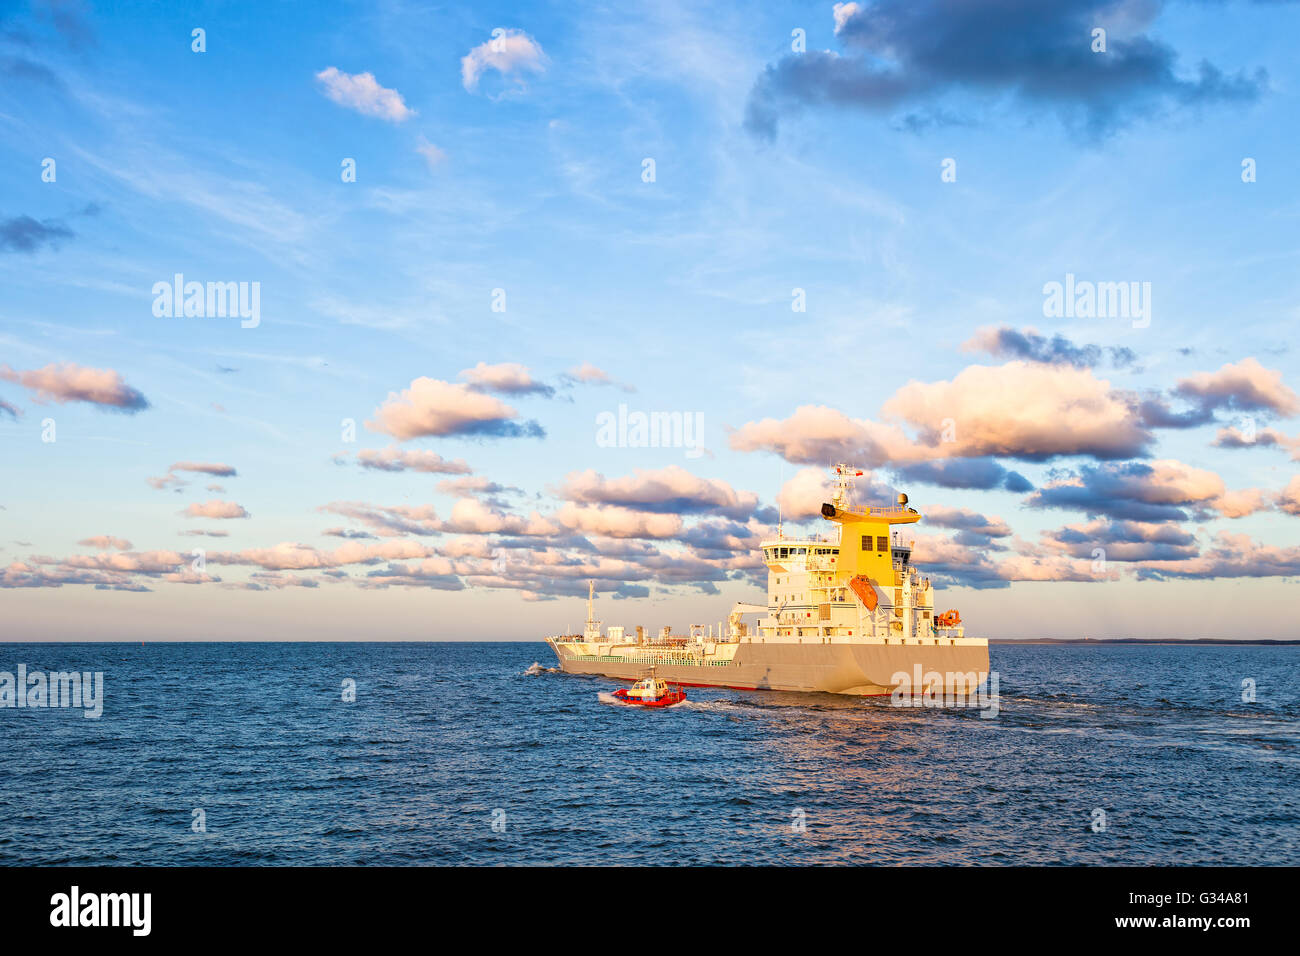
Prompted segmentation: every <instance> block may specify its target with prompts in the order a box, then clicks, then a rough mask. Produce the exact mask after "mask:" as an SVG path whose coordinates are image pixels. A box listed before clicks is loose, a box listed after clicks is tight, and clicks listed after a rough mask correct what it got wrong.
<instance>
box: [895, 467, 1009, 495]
mask: <svg viewBox="0 0 1300 956" xmlns="http://www.w3.org/2000/svg"><path fill="white" fill-rule="evenodd" d="M895 470H896V471H897V472H898V474H899V477H900V478H903V479H906V480H907V481H919V482H921V483H922V484H927V485H938V486H939V487H940V488H976V489H979V490H981V491H988V490H991V489H993V488H1002V489H1005V490H1006V491H1011V492H1015V493H1017V494H1019V493H1021V492H1025V491H1031V490H1033V485H1031V484H1030V483H1029V479H1027V478H1026V477H1025V476H1024V475H1022V474H1020V472H1018V471H1011V470H1009V469H1007V468H1005V467H1003V466H1002V465H1000V464H999V463H998V462H996V461H994V460H993V459H992V458H964V459H963V458H947V459H940V460H938V461H919V462H916V463H915V464H911V465H899V466H898V467H897V468H896V469H895Z"/></svg>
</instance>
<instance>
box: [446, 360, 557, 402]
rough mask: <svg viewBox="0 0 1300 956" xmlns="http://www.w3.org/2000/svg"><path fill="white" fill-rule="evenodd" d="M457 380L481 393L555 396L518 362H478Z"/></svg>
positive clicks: (547, 386) (553, 391)
mask: <svg viewBox="0 0 1300 956" xmlns="http://www.w3.org/2000/svg"><path fill="white" fill-rule="evenodd" d="M458 378H462V379H464V380H465V381H466V382H468V383H469V386H470V388H472V389H475V390H476V391H481V392H497V393H499V394H502V395H546V396H548V397H549V396H551V395H554V394H555V389H553V388H551V386H549V385H544V384H542V383H541V382H539V381H537V379H535V378H533V376H532V373H531V372H529V371H528V368H527V367H526V366H524V365H520V364H519V363H518V362H500V363H498V364H496V365H488V364H487V363H486V362H479V363H478V364H477V365H475V366H474V367H473V368H467V369H465V370H464V371H463V372H461V373H460V375H459V376H458Z"/></svg>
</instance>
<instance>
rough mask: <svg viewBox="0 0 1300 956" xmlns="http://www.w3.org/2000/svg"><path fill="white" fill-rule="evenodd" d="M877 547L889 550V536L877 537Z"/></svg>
mask: <svg viewBox="0 0 1300 956" xmlns="http://www.w3.org/2000/svg"><path fill="white" fill-rule="evenodd" d="M876 549H877V550H878V551H888V550H889V538H887V537H881V538H877V539H876Z"/></svg>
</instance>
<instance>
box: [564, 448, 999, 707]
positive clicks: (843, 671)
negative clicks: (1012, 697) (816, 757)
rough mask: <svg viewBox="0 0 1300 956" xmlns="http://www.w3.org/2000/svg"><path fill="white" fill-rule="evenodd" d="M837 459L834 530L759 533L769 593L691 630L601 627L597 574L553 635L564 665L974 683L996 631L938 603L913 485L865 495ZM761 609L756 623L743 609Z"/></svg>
mask: <svg viewBox="0 0 1300 956" xmlns="http://www.w3.org/2000/svg"><path fill="white" fill-rule="evenodd" d="M832 471H833V476H832V477H833V493H832V494H831V500H830V501H829V502H827V503H825V504H823V505H822V507H821V513H822V517H823V519H824V520H826V521H827V522H829V523H831V524H832V525H835V526H836V527H835V528H834V529H833V531H834V532H836V533H832V534H826V535H796V536H793V537H787V536H786V535H785V534H784V533H783V531H782V527H783V526H782V525H780V524H778V527H777V532H776V536H775V537H772V538H767V539H765V540H762V541H761V542H760V547H761V548H762V550H763V563H764V564H765V565H766V567H767V604H766V605H760V604H747V603H743V602H741V603H737V604H736V605H735V606H734V607H733V608H732V609H731V612H730V614H729V615H728V618H727V621H726V625H725V626H724V624H723V622H722V621H719V622H718V623H717V630H716V631H715V630H714V626H713V625H712V624H707V625H706V624H694V625H692V626H691V627H690V629H689V633H687V634H674V633H673V631H672V628H671V627H665V628H663V629H662V630H661V631H660V633H659V634H658V635H657V636H655V637H650V636H648V635H647V634H646V633H645V631H644V629H643V628H641V627H637V628H636V629H635V632H634V633H633V634H628V633H627V632H626V628H624V627H617V626H611V627H609V628H602V622H600V621H598V620H596V619H595V616H594V595H595V590H594V584H589V588H588V596H587V622H586V626H585V627H584V629H583V632H582V633H581V634H565V635H557V636H553V637H548V638H547V639H546V642H547V643H548V644H549V645H550V646H551V649H552V650H553V651H554V652H555V655H556V657H558V658H559V662H560V669H561V670H562V671H564V672H565V673H567V674H593V675H601V676H605V677H613V678H617V679H620V680H630V681H635V680H639V679H641V678H643V677H644V676H645V675H646V674H647V673H648V672H649V670H650V669H651V668H654V669H655V672H656V673H657V674H658V675H659V676H660V677H662V678H664V679H665V680H668V681H671V682H672V683H674V684H681V685H683V686H687V687H726V688H731V689H735V690H774V691H802V692H824V693H832V694H849V695H857V696H883V695H888V694H891V693H894V692H895V690H896V689H898V688H900V687H902V686H904V685H907V686H908V689H909V691H910V692H911V693H922V692H926V693H942V694H945V695H948V696H957V695H962V694H966V695H970V694H974V693H975V692H976V689H977V688H978V687H979V686H980V685H981V684H983V683H984V681H985V679H986V678H987V676H988V670H989V648H988V640H987V639H985V638H978V637H967V636H966V634H965V628H964V625H963V624H962V622H961V615H960V614H959V613H958V612H957V611H955V610H948V611H945V612H943V613H941V614H936V613H935V609H934V587H933V585H932V584H931V582H930V580H929V579H928V578H926V577H924V576H923V575H922V573H921V571H920V569H918V568H916V567H914V566H913V564H912V543H913V542H912V541H909V540H904V538H903V534H902V532H900V530H898V529H900V528H902V529H905V528H906V526H907V525H912V524H915V523H916V522H918V521H920V520H921V515H920V514H919V513H918V512H917V511H916V510H915V509H914V508H911V507H909V506H908V499H907V496H906V495H899V496H898V501H897V503H896V504H890V505H885V506H872V505H867V506H863V507H858V506H856V505H855V503H854V502H853V485H854V478H856V477H860V476H861V475H862V472H861V471H859V470H857V469H855V468H850V467H849V466H848V465H846V464H840V465H836V466H835V468H834V469H833V470H832ZM753 614H758V615H762V616H761V617H759V618H758V619H757V620H756V621H754V622H753V623H751V622H749V621H746V620H745V618H746V616H747V615H753Z"/></svg>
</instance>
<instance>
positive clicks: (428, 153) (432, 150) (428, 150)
mask: <svg viewBox="0 0 1300 956" xmlns="http://www.w3.org/2000/svg"><path fill="white" fill-rule="evenodd" d="M415 151H416V152H417V153H419V154H420V155H421V156H423V157H424V161H425V162H426V163H427V164H428V166H429V171H430V172H433V171H434V170H436V169H437V168H438V167H439V166H441V165H442V164H443V163H445V162H446V161H447V154H446V152H444V151H443V150H441V149H439V148H438V147H437V146H435V145H433V143H431V142H429V141H428V140H427V139H423V138H422V139H421V140H420V145H419V146H417V147H415Z"/></svg>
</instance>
